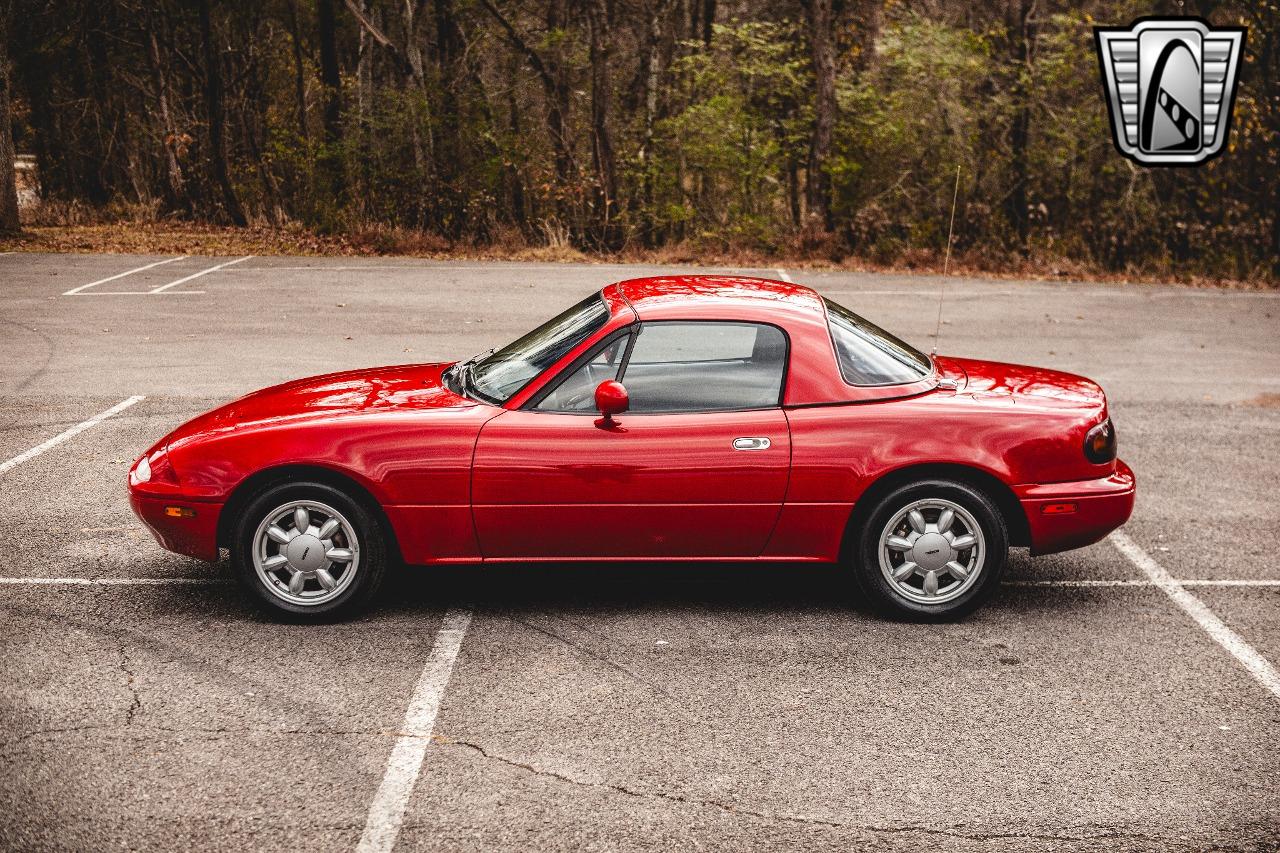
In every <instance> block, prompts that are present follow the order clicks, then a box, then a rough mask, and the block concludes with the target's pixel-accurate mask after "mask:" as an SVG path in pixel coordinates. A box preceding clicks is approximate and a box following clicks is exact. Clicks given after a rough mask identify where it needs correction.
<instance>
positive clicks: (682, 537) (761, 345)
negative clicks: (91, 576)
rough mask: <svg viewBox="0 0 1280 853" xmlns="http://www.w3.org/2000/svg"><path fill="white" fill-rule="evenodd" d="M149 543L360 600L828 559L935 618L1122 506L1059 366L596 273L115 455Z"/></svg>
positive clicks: (709, 286)
mask: <svg viewBox="0 0 1280 853" xmlns="http://www.w3.org/2000/svg"><path fill="white" fill-rule="evenodd" d="M129 491H130V498H131V500H132V504H133V508H134V510H135V512H137V514H138V516H139V518H141V519H142V520H143V522H144V523H145V524H146V525H147V526H148V527H149V528H150V529H151V531H152V532H153V533H154V534H155V537H156V539H157V540H159V542H160V544H161V545H163V546H164V547H165V548H168V549H170V550H172V551H176V552H178V553H180V554H188V555H191V556H193V557H198V558H201V559H206V560H215V559H217V557H218V554H219V550H218V549H219V547H225V548H227V549H228V550H229V551H230V553H231V562H232V565H233V567H234V570H235V573H236V574H237V576H238V577H239V579H240V580H241V581H242V582H243V583H244V585H245V586H246V587H247V588H248V589H250V590H252V591H253V593H254V594H256V596H257V597H258V598H259V599H261V600H262V601H263V602H265V603H266V604H268V605H270V606H272V607H275V608H278V609H280V610H284V611H288V612H290V613H293V614H302V615H319V614H327V613H332V612H334V611H338V610H346V609H350V608H353V607H355V606H358V605H360V604H362V603H364V602H366V601H367V600H368V599H369V598H370V597H371V596H372V595H373V593H374V591H375V590H376V589H377V588H378V585H379V583H380V582H381V580H382V578H383V575H384V574H385V573H386V571H387V568H388V567H389V566H391V565H397V564H400V563H407V564H413V565H430V564H437V563H491V562H503V561H520V562H530V561H538V560H557V561H563V560H597V561H600V560H608V561H636V560H677V559H678V560H708V561H712V560H719V561H750V560H759V561H770V562H785V561H792V562H816V563H832V564H839V565H841V566H845V567H847V568H848V570H849V571H851V572H852V573H853V576H854V577H855V578H856V579H857V581H858V584H859V585H860V587H861V589H862V591H863V592H864V593H865V595H866V596H867V598H869V599H870V600H871V601H873V602H875V603H876V604H878V605H880V606H881V607H883V608H885V609H887V610H889V611H891V612H897V613H900V614H908V615H912V616H916V617H944V616H954V615H956V614H959V613H962V612H965V611H967V610H969V609H971V608H973V607H975V606H976V605H977V604H978V603H979V602H981V601H982V600H983V599H985V598H986V597H987V596H988V595H990V594H991V592H992V591H993V590H994V589H995V588H996V585H997V584H998V582H999V579H1000V574H1001V572H1002V570H1003V569H1004V565H1005V560H1006V556H1007V551H1008V548H1009V546H1010V545H1024V546H1029V547H1030V549H1031V552H1032V553H1033V554H1046V553H1051V552H1054V551H1062V550H1066V549H1068V548H1077V547H1080V546H1082V545H1087V544H1090V543H1092V542H1096V541H1098V540H1099V539H1101V538H1102V537H1103V536H1105V535H1106V534H1107V533H1108V532H1110V531H1111V530H1113V529H1115V528H1116V527H1119V526H1120V525H1121V524H1123V523H1124V522H1125V521H1126V520H1127V519H1128V518H1129V513H1130V512H1131V510H1132V508H1133V498H1134V477H1133V472H1132V471H1131V470H1130V469H1129V467H1128V466H1127V465H1125V464H1124V463H1123V462H1121V461H1119V460H1117V458H1116V438H1115V430H1114V428H1113V427H1112V424H1111V420H1110V418H1109V417H1108V414H1107V401H1106V397H1105V396H1104V395H1103V393H1102V390H1101V389H1100V388H1099V387H1098V386H1097V385H1096V384H1094V383H1093V382H1091V381H1089V380H1088V379H1084V378H1082V377H1079V376H1073V375H1071V374H1068V373H1060V372H1057V371H1052V370H1044V369H1041V368H1037V367H1021V366H1017V365H1010V364H997V363H993V362H987V361H975V360H971V359H961V358H944V357H940V356H939V357H930V356H927V355H924V354H923V353H921V352H919V351H918V350H916V349H915V348H913V347H912V346H910V345H909V344H906V343H904V342H903V341H901V340H899V339H897V338H896V337H894V336H893V335H891V334H889V333H887V332H885V331H883V330H881V329H879V328H877V327H876V326H874V325H872V324H871V323H869V322H867V321H866V320H864V319H863V318H861V317H859V316H858V315H857V314H854V313H853V312H852V311H850V310H848V309H847V308H844V307H842V306H840V305H837V304H836V303H834V302H832V301H831V300H829V299H824V298H823V297H821V296H819V295H818V294H817V293H815V292H814V291H813V290H810V289H809V288H807V287H802V286H800V285H796V284H789V283H784V282H779V281H766V280H761V279H752V278H731V277H720V276H680V277H663V278H644V279H634V280H631V281H624V282H621V283H618V284H612V285H609V286H608V287H606V288H604V290H602V291H600V292H598V293H593V294H592V295H590V296H588V297H587V298H586V299H584V300H582V301H581V302H579V303H578V304H577V305H574V306H573V307H572V308H570V309H568V310H567V311H565V312H564V313H562V314H561V315H559V316H558V317H556V318H554V319H552V320H550V321H548V322H547V323H544V324H543V325H542V326H540V327H538V328H537V329H534V330H533V331H531V332H529V333H528V334H526V335H525V336H524V337H522V338H520V339H519V340H517V341H515V342H513V343H511V344H508V345H507V346H505V347H503V348H502V349H500V350H497V351H495V352H490V353H486V354H484V355H481V356H477V357H475V358H472V359H469V360H467V361H464V362H460V363H456V364H417V365H401V366H398V367H381V368H372V369H366V370H354V371H349V372H345V373H334V374H330V375H327V376H318V377H315V378H311V379H301V380H298V381H296V382H289V383H286V384H284V385H279V386H276V387H274V388H268V389H266V390H263V391H257V392H255V393H253V394H250V395H248V396H247V397H243V398H241V399H239V400H236V401H234V402H232V403H228V404H227V405H225V406H223V407H221V408H219V409H215V410H213V411H211V412H209V413H207V414H204V415H201V416H199V417H197V418H196V419H194V420H192V421H190V422H189V423H187V424H185V425H183V426H181V427H179V428H178V429H176V430H175V431H174V432H173V433H171V434H170V435H168V436H167V437H165V438H164V439H163V440H162V441H160V442H159V443H158V444H156V445H155V446H154V447H153V448H151V449H150V450H148V451H147V452H146V453H145V454H144V455H143V456H142V457H141V458H140V459H138V461H137V462H136V463H135V464H134V466H133V468H132V469H131V470H130V472H129Z"/></svg>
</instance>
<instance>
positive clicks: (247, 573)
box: [230, 481, 387, 621]
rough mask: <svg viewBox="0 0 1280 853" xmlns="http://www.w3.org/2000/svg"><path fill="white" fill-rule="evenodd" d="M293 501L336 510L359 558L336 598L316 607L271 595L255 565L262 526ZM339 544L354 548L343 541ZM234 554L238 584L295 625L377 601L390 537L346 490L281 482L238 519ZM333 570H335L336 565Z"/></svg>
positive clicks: (270, 609) (234, 533)
mask: <svg viewBox="0 0 1280 853" xmlns="http://www.w3.org/2000/svg"><path fill="white" fill-rule="evenodd" d="M293 501H308V502H311V501H314V502H316V503H318V504H324V505H327V506H329V507H332V508H333V509H335V510H337V511H338V512H339V513H340V514H341V515H342V516H343V517H344V518H345V520H346V522H347V523H348V524H349V525H350V527H351V528H352V530H353V532H354V535H355V540H356V542H355V546H356V547H355V551H356V553H357V554H358V558H357V561H356V562H355V568H354V574H353V576H352V577H351V579H350V580H349V581H347V582H346V583H345V585H344V586H343V588H342V589H341V590H340V591H339V592H338V593H337V594H336V595H334V596H333V597H332V598H329V599H327V600H324V601H322V602H319V603H316V604H299V603H294V602H292V601H288V600H285V599H284V598H282V597H280V595H278V594H277V593H275V592H272V590H271V589H270V588H269V587H268V586H267V583H266V582H264V580H263V578H262V577H260V576H259V573H258V570H257V568H256V566H255V563H254V548H255V543H254V539H255V537H256V535H257V533H258V526H259V525H260V524H262V523H263V521H264V519H266V518H267V516H268V515H269V514H272V513H273V512H274V511H275V510H277V509H278V508H280V507H282V506H284V505H286V504H289V503H290V502H293ZM339 536H343V534H341V533H339ZM340 541H341V543H342V544H344V545H349V544H350V543H347V542H345V538H343V539H342V540H340ZM230 550H231V566H232V569H233V570H234V572H235V576H236V579H237V580H238V581H239V582H240V585H241V586H243V587H244V588H245V590H247V591H248V592H249V593H250V594H251V596H252V597H253V598H254V599H255V601H256V602H257V603H258V604H259V605H261V606H263V607H264V608H266V609H267V610H268V611H270V612H272V613H274V614H276V615H280V614H287V615H288V616H289V617H290V619H291V620H295V621H322V620H330V619H333V618H335V617H340V616H348V615H351V614H352V613H355V612H356V611H358V610H359V609H361V608H362V607H364V606H365V605H367V604H368V603H369V601H370V600H371V599H372V598H373V597H374V595H375V594H376V593H377V591H378V588H379V587H380V586H381V585H382V581H383V579H384V577H385V576H386V572H387V537H386V532H385V531H384V530H383V525H382V523H381V522H380V520H379V518H378V517H377V515H376V514H375V513H372V512H370V511H369V510H368V509H366V508H365V507H364V506H363V505H362V504H361V503H360V502H359V501H357V500H355V499H353V498H352V497H350V496H349V495H347V494H346V493H345V492H343V491H341V490H339V489H336V488H334V487H333V486H330V485H327V484H325V483H315V482H306V481H304V482H294V483H281V484H279V485H275V486H271V487H269V488H267V489H265V490H264V491H262V492H261V493H259V494H258V495H256V496H254V498H253V499H252V500H250V501H249V503H248V504H246V505H245V507H244V509H243V510H242V511H241V513H240V515H239V517H238V518H236V519H235V526H234V528H233V532H232V539H231V548H230ZM349 565H350V564H349ZM330 566H331V568H335V569H336V568H337V565H336V564H330ZM287 571H292V570H291V569H290V570H287ZM286 573H287V572H286ZM312 585H313V586H315V585H316V584H314V583H313V584H312Z"/></svg>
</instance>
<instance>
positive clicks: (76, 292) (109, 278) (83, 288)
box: [62, 255, 190, 296]
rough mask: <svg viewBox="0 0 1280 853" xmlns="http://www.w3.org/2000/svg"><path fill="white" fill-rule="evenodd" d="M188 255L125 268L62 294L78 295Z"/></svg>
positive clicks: (184, 258)
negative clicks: (128, 268)
mask: <svg viewBox="0 0 1280 853" xmlns="http://www.w3.org/2000/svg"><path fill="white" fill-rule="evenodd" d="M188 257H190V255H179V256H178V257H176V258H169V259H168V260H165V261H156V262H155V263H154V264H147V265H146V266H143V267H135V268H134V269H131V270H125V271H124V272H121V273H116V274H115V275H109V276H107V277H106V278H100V279H98V280H97V281H91V282H89V283H88V284H82V285H80V286H79V287H73V288H71V289H70V290H68V291H67V292H66V293H64V294H62V295H63V296H77V295H79V294H80V293H82V292H83V291H86V290H88V289H89V288H91V287H97V286H98V285H99V284H106V283H107V282H109V281H115V280H116V279H118V278H124V277H125V276H127V275H133V274H134V273H136V272H144V271H145V270H149V269H153V268H155V267H162V266H164V265H165V264H171V263H173V262H174V261H185V260H186V259H187V258H188Z"/></svg>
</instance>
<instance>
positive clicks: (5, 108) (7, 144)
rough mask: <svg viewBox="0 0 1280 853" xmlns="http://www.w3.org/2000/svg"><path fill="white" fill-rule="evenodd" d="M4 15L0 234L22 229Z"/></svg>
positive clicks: (0, 38)
mask: <svg viewBox="0 0 1280 853" xmlns="http://www.w3.org/2000/svg"><path fill="white" fill-rule="evenodd" d="M7 18H8V15H7V13H6V14H5V15H4V16H3V18H0V234H17V233H18V232H19V231H21V230H22V222H21V221H19V219H18V178H17V174H16V173H15V171H14V159H15V152H14V150H13V129H12V126H11V124H10V118H9V115H10V96H9V54H8V52H7V50H6V46H7V45H8V43H9V34H8V32H7V26H6V24H7Z"/></svg>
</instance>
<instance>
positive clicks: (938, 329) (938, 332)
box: [929, 163, 960, 355]
mask: <svg viewBox="0 0 1280 853" xmlns="http://www.w3.org/2000/svg"><path fill="white" fill-rule="evenodd" d="M958 198H960V164H959V163H957V164H956V187H955V189H954V190H952V192H951V224H950V225H948V226H947V254H946V257H945V258H944V259H943V261H942V283H941V285H939V287H938V323H937V325H935V326H934V328H933V352H931V353H929V355H937V354H938V338H940V337H941V336H942V298H943V297H944V296H945V295H946V293H947V269H948V268H949V267H950V266H951V235H952V234H954V233H955V230H956V200H957V199H958Z"/></svg>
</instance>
